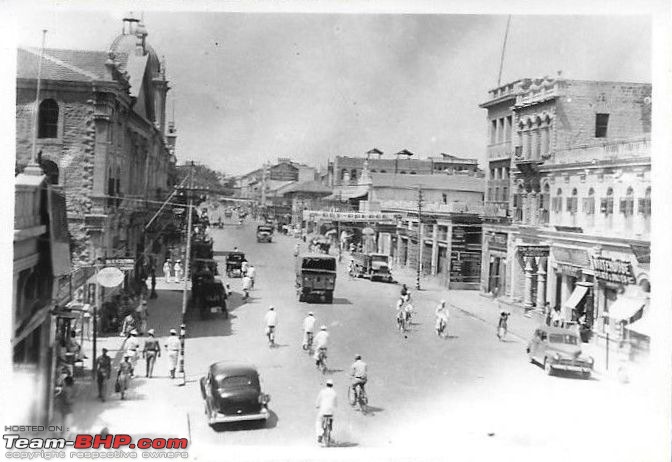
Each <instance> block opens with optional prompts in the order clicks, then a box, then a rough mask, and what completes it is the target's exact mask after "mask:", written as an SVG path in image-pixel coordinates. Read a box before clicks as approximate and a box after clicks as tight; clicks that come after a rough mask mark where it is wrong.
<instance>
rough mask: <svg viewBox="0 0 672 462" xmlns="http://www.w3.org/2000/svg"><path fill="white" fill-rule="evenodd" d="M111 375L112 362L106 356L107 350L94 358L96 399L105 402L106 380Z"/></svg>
mask: <svg viewBox="0 0 672 462" xmlns="http://www.w3.org/2000/svg"><path fill="white" fill-rule="evenodd" d="M110 374H112V360H111V359H110V357H109V356H107V348H103V354H102V355H100V356H98V357H97V358H96V381H97V382H98V398H99V399H100V400H101V401H105V397H106V396H107V380H108V379H109V378H110Z"/></svg>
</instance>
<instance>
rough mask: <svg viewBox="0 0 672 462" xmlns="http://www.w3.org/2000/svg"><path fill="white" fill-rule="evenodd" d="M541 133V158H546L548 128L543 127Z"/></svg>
mask: <svg viewBox="0 0 672 462" xmlns="http://www.w3.org/2000/svg"><path fill="white" fill-rule="evenodd" d="M540 133H541V143H540V144H541V146H540V147H539V154H540V155H541V157H544V156H546V155H547V154H548V127H543V128H541V129H540Z"/></svg>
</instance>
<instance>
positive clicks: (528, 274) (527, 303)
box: [523, 257, 534, 309]
mask: <svg viewBox="0 0 672 462" xmlns="http://www.w3.org/2000/svg"><path fill="white" fill-rule="evenodd" d="M524 258H525V293H524V294H523V296H524V298H523V306H524V307H525V309H530V308H532V306H534V305H533V303H532V270H533V268H532V257H524Z"/></svg>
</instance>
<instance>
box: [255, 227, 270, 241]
mask: <svg viewBox="0 0 672 462" xmlns="http://www.w3.org/2000/svg"><path fill="white" fill-rule="evenodd" d="M272 241H273V226H271V225H259V226H257V242H272Z"/></svg>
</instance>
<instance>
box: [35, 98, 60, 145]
mask: <svg viewBox="0 0 672 462" xmlns="http://www.w3.org/2000/svg"><path fill="white" fill-rule="evenodd" d="M37 127H38V128H37V137H38V138H58V103H57V102H56V101H54V100H53V99H45V100H44V101H42V102H41V103H40V111H39V114H38V123H37Z"/></svg>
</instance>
